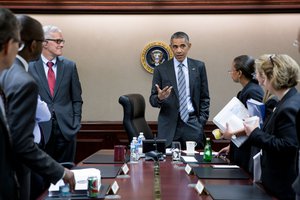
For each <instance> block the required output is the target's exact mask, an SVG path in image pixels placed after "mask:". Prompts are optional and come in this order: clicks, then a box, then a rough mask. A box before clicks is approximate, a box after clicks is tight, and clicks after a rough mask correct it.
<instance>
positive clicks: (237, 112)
mask: <svg viewBox="0 0 300 200" xmlns="http://www.w3.org/2000/svg"><path fill="white" fill-rule="evenodd" d="M248 117H249V113H248V110H247V108H246V107H245V106H244V104H243V103H242V102H241V101H240V100H239V99H238V98H236V97H233V98H232V99H231V100H230V101H229V102H228V103H227V104H226V105H225V107H224V108H223V109H222V110H221V111H220V112H219V113H218V114H217V115H216V116H215V117H214V118H213V122H214V124H216V125H217V126H218V128H219V129H221V131H222V132H224V131H225V130H226V123H228V124H229V128H230V130H231V131H232V132H238V131H241V130H243V129H244V125H243V119H245V118H248Z"/></svg>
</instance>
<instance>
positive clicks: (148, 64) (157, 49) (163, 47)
mask: <svg viewBox="0 0 300 200" xmlns="http://www.w3.org/2000/svg"><path fill="white" fill-rule="evenodd" d="M171 58H173V52H172V51H171V49H170V47H169V45H167V44H166V43H164V42H151V43H149V44H147V45H146V46H145V48H144V49H143V51H142V54H141V62H142V65H143V67H144V69H145V70H147V71H148V72H149V73H151V74H152V73H153V71H154V68H155V67H156V66H158V65H160V64H162V63H163V62H165V61H167V60H169V59H171Z"/></svg>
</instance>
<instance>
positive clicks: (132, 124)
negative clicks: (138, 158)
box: [119, 94, 153, 142]
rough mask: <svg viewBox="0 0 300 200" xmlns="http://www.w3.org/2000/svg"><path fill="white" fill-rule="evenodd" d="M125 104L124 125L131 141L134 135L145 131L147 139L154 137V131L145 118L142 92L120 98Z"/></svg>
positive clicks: (123, 104) (136, 135)
mask: <svg viewBox="0 0 300 200" xmlns="http://www.w3.org/2000/svg"><path fill="white" fill-rule="evenodd" d="M119 103H120V104H121V105H122V106H123V111H124V115H123V126H124V128H125V131H126V132H127V135H128V140H129V142H131V140H132V138H133V137H138V135H139V133H140V132H143V133H144V136H145V138H146V139H152V138H153V134H152V131H151V129H150V127H149V125H148V123H147V121H146V119H145V109H146V105H145V99H144V97H143V96H142V95H140V94H127V95H122V96H120V98H119Z"/></svg>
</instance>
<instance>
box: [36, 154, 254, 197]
mask: <svg viewBox="0 0 300 200" xmlns="http://www.w3.org/2000/svg"><path fill="white" fill-rule="evenodd" d="M97 153H98V154H99V153H102V154H103V153H107V154H110V155H113V150H101V151H98V152H96V153H95V154H97ZM95 165H112V166H118V165H120V166H122V164H84V163H83V162H80V163H78V166H86V167H92V166H95ZM127 165H128V167H129V169H130V171H129V173H128V175H129V177H126V176H125V177H124V176H123V178H122V176H121V177H116V178H115V179H102V180H101V182H102V184H112V183H113V182H114V181H115V180H116V181H117V183H118V185H119V187H120V189H119V191H118V193H117V194H118V195H120V196H121V199H125V200H141V199H143V200H156V199H162V200H185V199H186V200H194V199H195V200H198V199H199V200H201V199H202V200H211V199H212V197H211V196H209V195H207V194H201V195H199V194H198V193H197V191H196V190H195V189H194V188H193V187H191V186H192V185H193V184H196V183H197V181H198V177H197V176H196V175H188V174H187V173H186V172H185V170H184V168H185V164H178V163H173V162H172V161H171V157H170V156H167V157H166V159H165V161H160V162H159V173H160V192H159V195H158V194H157V192H156V193H155V192H154V191H155V187H154V181H155V178H154V162H153V161H145V160H144V159H140V160H139V161H138V163H127ZM206 165H207V164H206ZM201 166H202V165H201ZM201 181H202V183H203V184H204V185H205V184H216V185H217V184H230V185H251V184H252V180H251V179H247V180H233V179H231V180H229V179H228V180H227V179H201ZM47 195H48V193H47V192H45V193H44V194H43V196H41V197H40V198H39V199H45V198H46V197H47ZM157 196H160V198H155V197H157Z"/></svg>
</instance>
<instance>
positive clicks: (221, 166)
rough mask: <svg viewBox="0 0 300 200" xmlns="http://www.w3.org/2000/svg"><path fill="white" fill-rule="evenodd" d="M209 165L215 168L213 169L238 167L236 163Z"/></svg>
mask: <svg viewBox="0 0 300 200" xmlns="http://www.w3.org/2000/svg"><path fill="white" fill-rule="evenodd" d="M211 167H212V168H215V169H238V168H240V167H239V166H237V165H212V166H211Z"/></svg>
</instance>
